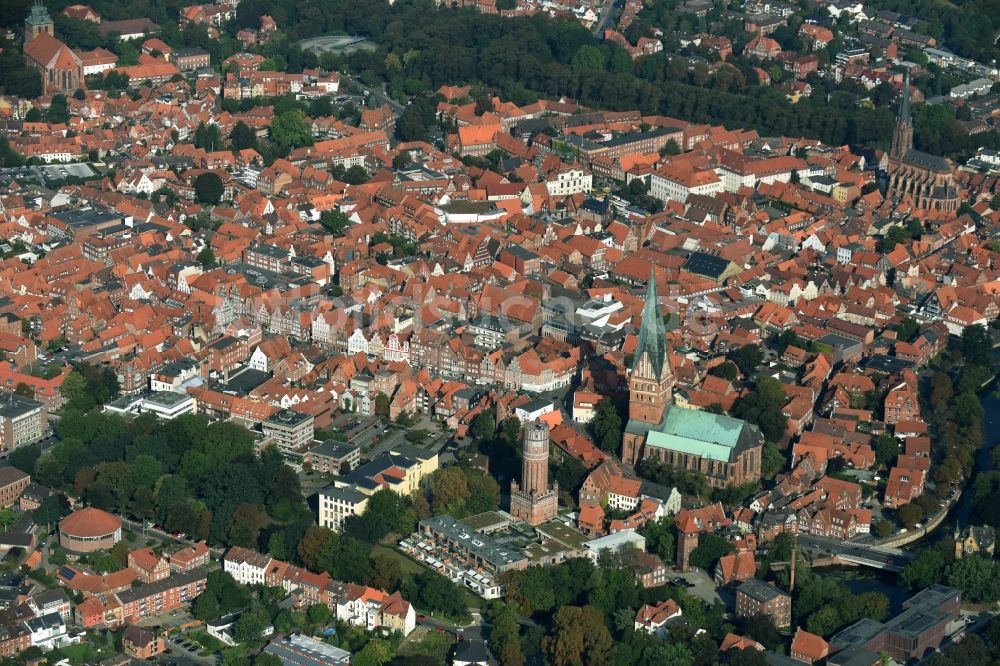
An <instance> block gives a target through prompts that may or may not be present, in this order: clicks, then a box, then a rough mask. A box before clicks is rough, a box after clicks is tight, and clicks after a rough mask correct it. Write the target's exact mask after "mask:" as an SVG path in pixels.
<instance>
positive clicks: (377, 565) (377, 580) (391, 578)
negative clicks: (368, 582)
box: [372, 555, 403, 591]
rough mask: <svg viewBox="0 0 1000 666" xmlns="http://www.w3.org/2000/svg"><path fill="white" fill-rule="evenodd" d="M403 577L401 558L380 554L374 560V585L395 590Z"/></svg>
mask: <svg viewBox="0 0 1000 666" xmlns="http://www.w3.org/2000/svg"><path fill="white" fill-rule="evenodd" d="M402 577H403V570H402V566H401V565H400V564H399V560H398V559H396V558H395V557H389V556H388V555H379V556H378V557H376V558H375V559H374V560H373V561H372V585H374V586H375V587H377V588H379V589H382V590H389V591H392V590H395V589H396V587H398V586H399V581H400V580H401V579H402Z"/></svg>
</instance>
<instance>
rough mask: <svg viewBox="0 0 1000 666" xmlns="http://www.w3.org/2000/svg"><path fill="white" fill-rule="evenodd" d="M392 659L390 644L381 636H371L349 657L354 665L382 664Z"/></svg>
mask: <svg viewBox="0 0 1000 666" xmlns="http://www.w3.org/2000/svg"><path fill="white" fill-rule="evenodd" d="M391 659H392V644H391V643H389V641H387V640H385V639H382V638H373V639H371V640H370V641H368V643H366V644H365V646H364V647H363V648H361V651H360V652H357V653H356V654H354V655H353V656H352V657H351V663H352V664H354V666H383V664H387V663H389V660H391Z"/></svg>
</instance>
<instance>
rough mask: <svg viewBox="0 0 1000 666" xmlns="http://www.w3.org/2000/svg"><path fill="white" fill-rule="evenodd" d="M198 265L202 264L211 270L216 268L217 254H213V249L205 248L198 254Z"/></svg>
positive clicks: (208, 246) (207, 246)
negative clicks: (213, 267)
mask: <svg viewBox="0 0 1000 666" xmlns="http://www.w3.org/2000/svg"><path fill="white" fill-rule="evenodd" d="M198 263H200V264H201V265H202V266H203V267H204V268H211V267H212V266H215V253H214V252H212V247H211V246H210V245H206V246H205V248H204V249H203V250H202V251H201V252H199V253H198Z"/></svg>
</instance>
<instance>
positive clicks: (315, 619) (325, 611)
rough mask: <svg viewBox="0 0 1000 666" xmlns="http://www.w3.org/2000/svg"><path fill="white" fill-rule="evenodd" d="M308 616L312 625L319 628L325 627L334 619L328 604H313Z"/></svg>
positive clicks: (307, 613)
mask: <svg viewBox="0 0 1000 666" xmlns="http://www.w3.org/2000/svg"><path fill="white" fill-rule="evenodd" d="M306 615H307V617H308V618H309V622H310V624H313V625H316V626H317V627H325V626H326V625H328V624H329V623H330V620H331V618H332V617H333V613H332V612H331V611H330V607H329V606H327V605H326V604H313V605H312V606H310V607H309V610H308V611H307V612H306Z"/></svg>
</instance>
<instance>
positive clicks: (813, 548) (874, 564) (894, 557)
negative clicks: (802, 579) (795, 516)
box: [798, 534, 913, 573]
mask: <svg viewBox="0 0 1000 666" xmlns="http://www.w3.org/2000/svg"><path fill="white" fill-rule="evenodd" d="M798 547H799V550H800V551H802V552H803V553H809V554H810V555H812V556H813V557H814V558H816V559H822V558H833V559H835V560H839V561H840V562H842V563H844V564H854V565H859V566H863V567H871V568H873V569H880V570H882V571H892V572H895V573H899V572H900V571H902V570H903V567H904V566H906V564H907V563H908V562H909V561H910V560H911V559H913V553H910V552H907V551H905V550H900V549H899V548H887V547H885V546H879V545H876V544H868V543H857V542H854V541H842V540H840V539H828V538H826V537H818V536H809V535H807V534H803V535H800V536H799V538H798Z"/></svg>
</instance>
